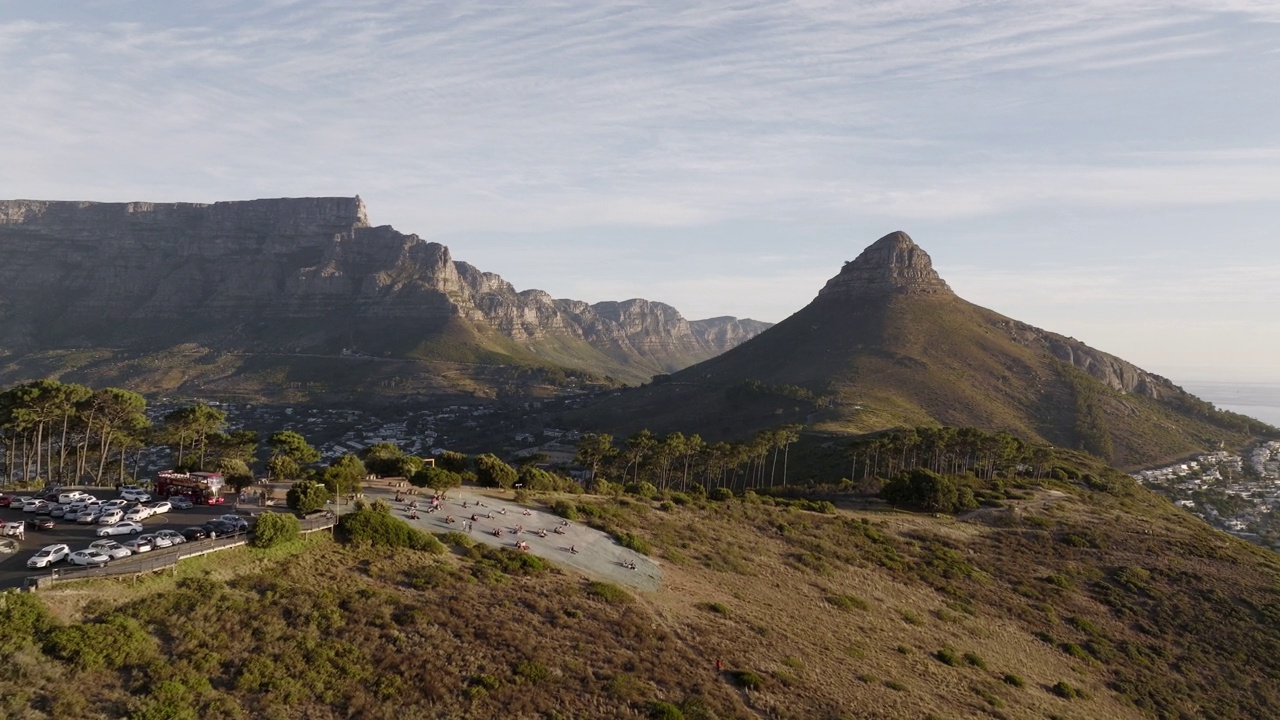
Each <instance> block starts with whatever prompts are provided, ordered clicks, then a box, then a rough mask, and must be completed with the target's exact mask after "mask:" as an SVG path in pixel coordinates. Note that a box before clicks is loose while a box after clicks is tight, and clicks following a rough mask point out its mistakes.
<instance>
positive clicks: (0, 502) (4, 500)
mask: <svg viewBox="0 0 1280 720" xmlns="http://www.w3.org/2000/svg"><path fill="white" fill-rule="evenodd" d="M11 502H13V496H12V495H0V507H9V503H11Z"/></svg>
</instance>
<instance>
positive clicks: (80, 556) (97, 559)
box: [67, 550, 111, 566]
mask: <svg viewBox="0 0 1280 720" xmlns="http://www.w3.org/2000/svg"><path fill="white" fill-rule="evenodd" d="M67 562H69V563H71V564H72V565H98V566H101V565H106V564H107V563H109V562H111V556H109V555H107V554H106V553H104V552H100V551H98V550H77V551H75V552H73V553H71V554H70V555H68V556H67Z"/></svg>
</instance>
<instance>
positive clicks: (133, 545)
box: [123, 535, 156, 554]
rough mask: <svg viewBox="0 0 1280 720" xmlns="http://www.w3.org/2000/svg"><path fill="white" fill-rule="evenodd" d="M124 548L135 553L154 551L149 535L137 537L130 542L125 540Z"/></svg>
mask: <svg viewBox="0 0 1280 720" xmlns="http://www.w3.org/2000/svg"><path fill="white" fill-rule="evenodd" d="M123 544H124V546H125V547H127V548H129V549H130V550H132V551H133V552H134V553H135V554H136V553H144V552H151V551H152V550H154V549H155V547H156V546H155V545H153V544H152V543H151V536H150V535H139V536H138V537H136V538H133V539H132V540H126V541H125V542H124V543H123Z"/></svg>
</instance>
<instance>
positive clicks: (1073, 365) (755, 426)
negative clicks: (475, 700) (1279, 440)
mask: <svg viewBox="0 0 1280 720" xmlns="http://www.w3.org/2000/svg"><path fill="white" fill-rule="evenodd" d="M574 417H575V419H579V420H580V421H582V422H585V423H588V424H590V425H592V426H594V427H597V428H601V429H609V430H615V429H616V430H617V431H619V432H632V431H634V430H636V429H639V428H638V427H637V426H636V423H639V422H648V423H649V427H650V429H652V430H654V431H669V430H680V431H682V432H686V433H687V432H692V431H696V432H700V433H702V434H703V435H705V436H709V437H714V438H717V439H720V438H730V437H741V436H744V435H747V434H750V433H753V432H756V431H759V430H761V429H765V428H767V427H772V426H775V425H777V424H780V423H784V422H790V423H802V424H805V425H808V426H810V427H811V428H812V429H814V430H818V431H829V432H837V433H847V432H872V431H877V430H883V429H887V428H890V427H897V426H915V425H924V424H933V423H936V424H942V425H953V426H974V427H980V428H984V429H988V430H1005V431H1009V432H1013V433H1015V434H1017V435H1020V436H1022V437H1026V438H1028V439H1034V440H1041V441H1047V442H1050V443H1053V444H1057V445H1063V446H1067V447H1083V448H1085V449H1089V450H1090V451H1092V452H1095V453H1096V454H1099V455H1101V456H1104V457H1108V458H1109V459H1114V460H1115V461H1116V463H1117V464H1118V465H1121V466H1133V465H1139V464H1142V463H1143V462H1147V461H1154V460H1156V459H1163V458H1166V457H1171V456H1175V455H1177V454H1179V453H1185V452H1191V451H1195V450H1199V449H1203V448H1205V447H1207V446H1209V445H1212V444H1214V443H1216V442H1222V441H1232V442H1234V441H1236V440H1239V441H1241V442H1243V441H1244V440H1245V439H1247V438H1248V436H1249V432H1250V430H1249V427H1248V423H1247V422H1245V421H1244V420H1241V419H1240V416H1229V414H1222V413H1216V412H1215V411H1213V408H1212V406H1210V405H1209V404H1208V403H1204V402H1203V401H1201V400H1199V399H1198V398H1195V397H1194V396H1191V395H1190V394H1188V393H1186V392H1185V391H1183V390H1182V389H1181V388H1179V387H1178V386H1177V385H1175V384H1174V383H1173V382H1172V381H1170V380H1168V379H1166V378H1163V377H1161V376H1159V375H1156V374H1154V373H1150V372H1147V371H1145V370H1143V369H1142V368H1140V367H1138V366H1136V365H1134V364H1132V363H1129V362H1127V361H1125V360H1123V359H1121V358H1119V357H1116V356H1114V355H1110V354H1108V353H1105V352H1102V351H1100V350H1096V349H1094V348H1092V347H1089V346H1088V345H1086V344H1084V343H1083V342H1080V341H1078V340H1074V339H1072V338H1068V337H1066V336H1063V335H1060V334H1057V333H1053V332H1050V331H1047V330H1042V329H1040V328H1036V327H1034V326H1032V325H1029V324H1027V323H1023V322H1020V321H1017V320H1014V319H1012V318H1008V317H1006V316H1004V315H1000V314H999V313H996V312H994V311H991V310H988V309H986V308H982V307H979V306H977V305H974V304H972V303H969V302H968V301H966V300H964V299H962V298H960V297H959V296H957V295H955V293H953V292H952V291H951V289H950V287H949V286H948V285H947V284H946V283H945V281H943V280H942V279H941V278H940V277H939V276H938V275H937V273H936V272H935V271H934V270H933V268H932V262H931V259H930V258H929V256H928V253H926V252H925V251H924V250H923V249H922V248H920V247H919V246H918V245H916V244H915V243H914V241H912V240H911V239H910V237H909V236H907V235H906V234H905V233H902V232H895V233H890V234H889V235H886V236H884V237H883V238H880V239H879V240H877V241H876V242H875V243H873V244H872V245H871V246H869V247H868V248H867V249H866V250H865V251H864V252H863V253H861V254H860V255H859V256H858V257H857V258H856V259H855V260H853V261H851V262H848V263H845V264H844V266H843V267H842V268H841V270H840V271H839V273H838V274H837V275H836V276H834V277H833V278H832V279H831V280H830V281H828V282H827V284H826V285H825V286H824V287H823V288H822V290H821V291H820V292H819V293H818V294H817V295H816V296H815V297H814V299H813V300H812V301H811V302H810V303H809V304H808V305H806V306H805V307H804V308H801V309H800V310H798V311H797V312H796V313H795V314H793V315H792V316H791V317H789V318H787V319H785V320H783V321H782V322H780V323H778V324H776V325H774V326H773V327H771V328H769V329H768V330H766V331H764V332H762V333H760V334H759V335H757V336H756V337H754V338H752V339H751V340H749V341H747V342H744V343H742V344H741V345H739V346H737V347H734V348H732V349H730V350H728V351H726V352H725V353H723V354H722V355H719V356H717V357H714V358H711V359H709V360H706V361H703V362H701V363H699V364H697V365H694V366H691V367H689V368H686V369H684V370H682V371H680V372H678V373H675V374H673V375H672V377H671V380H670V382H667V383H662V384H660V385H658V384H655V385H652V386H649V387H646V388H642V389H640V390H636V391H630V392H628V393H624V395H623V396H621V397H618V398H609V399H607V400H606V401H604V402H602V403H600V404H598V405H596V406H594V407H592V408H589V409H587V410H584V411H583V412H582V413H580V414H578V415H575V416H574ZM633 419H634V420H633ZM641 419H643V420H641ZM1242 423H1243V425H1242ZM1257 425H1258V426H1262V427H1265V426H1264V424H1263V423H1257ZM1242 428H1243V429H1242Z"/></svg>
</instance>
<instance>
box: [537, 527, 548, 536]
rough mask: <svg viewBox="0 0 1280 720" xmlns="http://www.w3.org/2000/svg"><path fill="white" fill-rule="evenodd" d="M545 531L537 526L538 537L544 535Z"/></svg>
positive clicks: (545, 534)
mask: <svg viewBox="0 0 1280 720" xmlns="http://www.w3.org/2000/svg"><path fill="white" fill-rule="evenodd" d="M546 536H547V531H546V529H544V528H538V537H546Z"/></svg>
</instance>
